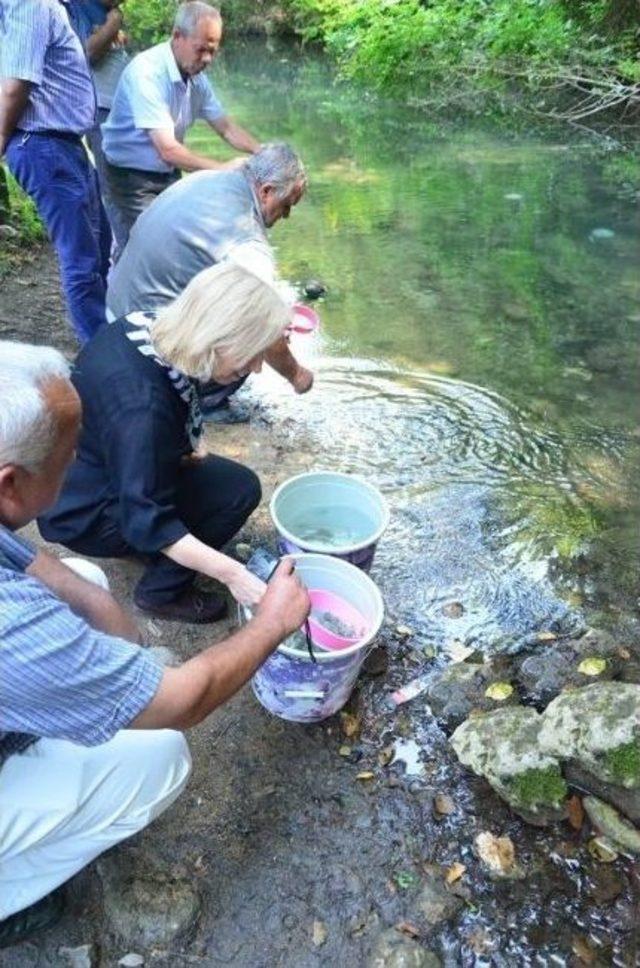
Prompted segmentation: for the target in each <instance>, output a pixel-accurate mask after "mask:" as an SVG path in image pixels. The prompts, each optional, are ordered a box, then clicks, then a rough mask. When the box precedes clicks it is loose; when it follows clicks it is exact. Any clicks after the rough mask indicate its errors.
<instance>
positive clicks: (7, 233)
mask: <svg viewBox="0 0 640 968" xmlns="http://www.w3.org/2000/svg"><path fill="white" fill-rule="evenodd" d="M19 236H20V233H19V232H18V230H17V229H14V227H13V225H0V239H17V238H18V237H19ZM65 950H69V951H72V950H73V951H75V950H76V949H75V948H73V949H72V948H69V949H65Z"/></svg>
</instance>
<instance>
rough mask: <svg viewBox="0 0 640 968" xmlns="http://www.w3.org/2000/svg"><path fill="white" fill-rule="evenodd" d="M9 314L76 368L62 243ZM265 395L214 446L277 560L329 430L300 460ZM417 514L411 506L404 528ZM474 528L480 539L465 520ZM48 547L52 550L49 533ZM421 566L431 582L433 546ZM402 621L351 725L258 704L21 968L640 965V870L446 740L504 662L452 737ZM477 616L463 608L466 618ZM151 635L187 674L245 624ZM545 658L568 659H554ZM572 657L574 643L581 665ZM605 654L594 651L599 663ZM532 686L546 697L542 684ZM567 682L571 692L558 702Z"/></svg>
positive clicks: (244, 698)
mask: <svg viewBox="0 0 640 968" xmlns="http://www.w3.org/2000/svg"><path fill="white" fill-rule="evenodd" d="M0 317H1V319H0V337H2V338H7V337H8V338H20V339H25V340H35V341H39V342H50V343H52V344H54V345H56V346H58V347H60V348H62V349H63V350H64V351H65V352H67V353H68V354H70V355H71V354H73V352H74V342H73V338H72V337H71V335H70V331H69V328H68V326H67V324H66V322H65V321H64V312H63V309H62V305H61V300H60V294H59V291H58V286H57V271H56V268H55V264H54V261H53V258H52V256H51V253H50V252H49V250H48V249H44V250H43V251H40V252H39V253H36V254H34V256H33V257H32V258H31V259H30V261H29V262H28V263H27V264H25V265H24V266H23V267H22V270H21V272H20V275H19V276H17V275H13V276H11V277H9V278H8V279H7V280H6V281H5V284H4V285H3V288H2V294H1V296H0ZM326 392H327V388H326V386H325V388H324V390H323V382H322V381H320V385H319V386H318V388H317V390H316V391H314V393H317V394H318V400H319V402H320V403H322V401H323V400H324V403H325V409H327V408H328V397H326V396H325V394H326ZM253 401H254V402H253V405H254V413H253V417H252V420H251V422H250V423H249V425H247V426H240V427H237V426H236V427H228V428H224V427H219V428H216V430H215V432H212V431H211V430H209V431H208V440H207V443H208V444H209V445H210V446H211V447H213V448H215V450H216V452H218V453H223V454H225V455H226V456H229V457H233V458H235V459H238V460H241V461H243V462H246V463H247V464H249V465H250V466H251V467H253V468H254V469H255V470H256V471H257V473H258V474H259V475H260V477H261V479H262V482H263V487H264V492H265V500H264V501H263V504H262V505H261V508H260V509H259V511H258V512H257V514H256V515H255V516H254V517H253V518H252V520H251V522H250V525H249V527H248V529H247V530H246V532H245V533H244V534H242V535H240V536H239V541H241V542H242V543H251V544H260V543H265V541H266V542H268V541H270V540H271V537H272V531H271V526H270V524H269V520H268V513H267V510H266V502H267V500H268V498H269V496H270V494H271V492H272V490H273V488H274V486H275V485H276V484H277V483H279V482H280V481H281V480H283V479H285V478H286V477H288V476H290V475H291V474H293V473H295V472H297V471H300V470H303V469H307V468H310V467H313V466H316V465H317V464H318V460H319V457H318V450H317V447H318V442H317V440H316V439H315V438H314V435H313V434H311V433H310V434H307V435H305V433H304V432H302V433H300V428H299V427H298V428H297V433H296V435H295V445H294V444H293V440H292V436H291V429H292V428H291V423H290V418H287V417H286V416H285V415H283V414H282V413H280V414H279V413H278V411H277V410H276V411H273V410H272V409H271V408H266V409H263V408H262V407H261V406H259V405H258V404H257V403H256V402H255V398H253ZM321 409H322V407H321ZM433 512H434V513H435V512H436V508H435V507H434V509H433ZM402 513H403V512H402V510H401V509H400V508H398V506H397V504H396V505H394V517H395V521H396V524H395V527H396V528H397V526H398V520H399V518H401V517H402ZM456 530H460V531H463V530H464V508H463V507H461V506H459V507H458V515H457V520H456ZM30 534H31V536H32V537H33V538H35V540H36V541H38V540H39V539H38V536H37V532H36V531H35V529H34V528H31V529H30ZM452 537H453V533H450V534H449V537H448V540H449V541H451V540H452ZM392 543H393V540H392V539H391V538H389V539H385V540H383V542H382V546H381V549H380V553H381V558H380V561H379V563H378V565H377V566H376V570H375V571H374V577H376V580H378V581H379V582H380V583H381V585H382V587H383V589H385V590H387V586H388V575H387V574H385V570H384V561H385V558H386V556H387V555H388V553H389V548H390V545H391V544H392ZM59 550H60V551H61V550H62V549H59ZM403 555H404V556H405V557H406V559H407V565H408V566H410V567H414V566H415V564H416V562H417V561H418V560H419V559H420V558H421V557H422V552H421V551H420V549H418V550H417V551H416V550H415V549H414V551H413V552H411V551H410V550H409V549H405V551H404V552H403ZM101 563H102V564H103V565H104V566H105V568H106V571H107V573H108V575H109V578H110V581H111V583H112V587H113V589H114V592H115V594H116V595H117V597H118V598H119V599H120V600H122V601H124V602H126V603H128V604H131V592H132V588H133V585H134V582H135V580H136V576H137V574H138V566H137V565H136V564H135V563H133V562H116V561H107V562H101ZM388 605H389V606H390V607H391V611H392V614H391V615H390V616H389V618H388V620H387V622H386V623H385V626H384V628H383V632H382V634H381V636H380V639H379V643H378V645H379V648H380V651H379V652H378V653H377V654H376V662H375V664H371V665H370V666H369V671H368V672H367V673H366V674H365V675H364V676H363V677H362V678H361V680H360V683H359V686H358V688H357V690H356V693H355V695H354V697H353V699H352V701H351V702H350V704H349V707H348V709H347V713H348V715H347V716H343V717H340V716H338V717H334V718H333V719H331V720H329V721H327V722H326V723H324V724H322V725H320V726H315V727H301V726H298V725H295V724H288V723H285V722H282V721H280V720H277V719H274V718H272V717H270V716H268V715H267V714H266V713H265V712H264V711H263V710H262V709H261V708H260V707H259V706H258V704H257V702H256V701H255V699H254V698H253V696H252V693H251V690H250V688H248V687H247V688H245V689H244V690H243V691H242V692H241V693H240V694H239V695H238V696H236V697H235V698H234V699H233V700H232V701H231V702H230V703H229V704H227V705H226V706H225V707H224V708H223V709H222V710H220V712H219V713H218V714H216V715H214V716H212V717H210V719H209V720H208V721H207V722H206V723H203V724H202V725H201V726H199V727H198V728H197V729H195V730H193V731H191V732H190V745H191V748H192V753H193V759H194V773H193V777H192V780H191V783H190V785H189V787H188V789H187V791H186V793H185V795H184V796H183V797H182V798H181V799H180V800H179V801H178V803H177V804H176V806H175V807H174V808H172V809H171V810H170V811H169V812H168V813H167V814H165V815H163V817H161V818H160V820H159V821H158V822H156V823H155V824H154V825H153V826H152V827H151V828H150V829H149V830H148V831H146V832H145V833H144V834H143V835H142V836H141V837H136V838H134V839H133V841H132V842H131V843H128V844H124V845H122V846H120V847H118V848H116V849H114V850H113V851H111V852H110V853H109V855H108V856H107V857H105V858H103V859H102V860H100V861H98V862H97V863H96V864H93V865H91V866H90V867H89V869H88V870H87V871H86V872H84V873H82V874H80V875H79V876H78V877H77V878H76V879H74V881H73V882H72V884H71V885H70V909H69V912H68V914H67V915H66V917H65V919H64V920H63V922H62V923H61V924H60V925H59V926H58V927H57V928H55V929H54V930H52V931H51V932H48V933H47V934H45V935H44V936H42V937H41V938H40V939H36V940H34V942H33V943H25V944H24V945H21V946H19V947H17V948H14V949H10V950H9V951H7V952H4V956H3V964H6V965H7V966H8V968H27V966H29V968H31V966H35V965H41V964H52V965H55V966H60V968H65V966H72V968H77V966H79V965H81V966H83V968H87V966H100V968H112V966H114V965H116V964H118V963H119V961H120V959H122V958H123V957H125V956H126V955H129V956H131V955H137V956H138V960H136V959H134V960H129V961H128V962H125V964H130V965H140V964H142V963H143V962H144V964H145V965H153V966H157V968H174V966H176V965H180V966H183V965H185V966H186V965H202V966H203V968H208V966H215V965H222V964H224V965H229V966H232V968H247V966H248V965H251V966H257V968H272V966H275V965H277V966H281V968H323V966H326V965H338V964H347V963H348V964H353V965H355V966H363V968H364V966H366V968H380V966H382V965H384V966H385V968H388V966H389V965H394V966H401V965H412V966H415V968H437V966H438V965H441V964H442V965H445V966H447V968H458V966H465V968H466V966H468V968H470V966H475V965H478V966H479V965H481V964H486V963H487V960H489V959H490V960H491V961H492V963H494V964H495V965H499V966H505V968H509V966H511V965H513V964H518V965H520V964H521V965H528V964H533V963H534V962H535V959H536V958H537V959H538V961H537V962H535V963H540V959H542V963H551V962H550V961H548V959H550V958H552V957H553V959H554V963H560V962H562V963H563V964H572V965H581V964H585V965H586V964H588V965H592V966H599V968H605V966H607V965H609V964H612V963H615V964H620V965H625V966H627V968H631V966H632V965H634V964H635V959H637V956H638V947H637V940H638V939H637V932H636V927H637V909H636V900H637V890H638V882H637V877H638V874H637V864H636V863H634V862H633V861H632V860H631V859H630V858H629V857H626V856H624V854H619V855H618V856H617V857H616V858H614V859H612V858H608V859H607V858H606V857H605V858H604V859H601V858H600V859H599V858H597V857H594V856H592V855H591V854H590V853H589V849H588V843H589V842H590V840H591V839H592V827H591V825H590V823H589V821H588V820H586V819H585V818H584V816H583V817H582V820H581V821H580V823H579V824H578V823H577V822H576V820H575V814H574V820H573V822H572V823H569V822H567V820H558V821H557V822H556V823H555V825H554V826H552V827H551V828H549V829H548V830H546V831H540V830H539V829H537V828H534V827H532V826H530V825H528V824H526V823H524V822H523V821H522V820H520V819H519V818H518V816H517V815H515V814H514V813H512V812H511V811H510V810H509V809H508V808H507V807H506V805H505V804H504V803H503V802H502V801H501V800H500V799H499V798H498V797H497V796H496V795H495V794H493V793H492V792H491V791H490V790H489V788H488V786H487V785H486V784H485V782H484V781H483V780H481V779H479V778H476V777H474V776H473V775H472V774H470V773H467V771H465V770H464V769H463V768H462V766H461V765H460V764H459V763H458V761H457V759H456V757H455V755H454V753H453V751H452V749H451V747H450V745H449V743H448V741H447V732H448V731H450V729H451V728H452V727H453V726H454V725H456V723H457V722H458V721H460V718H464V717H465V716H466V715H467V713H468V711H469V710H470V709H472V708H474V707H477V705H478V704H482V703H484V702H486V697H485V695H484V693H485V690H486V688H487V681H486V674H487V671H488V668H490V667H485V668H484V671H483V672H482V673H481V674H480V675H478V665H477V657H476V661H475V664H474V657H473V655H471V654H469V655H467V656H466V659H467V661H465V662H461V661H460V659H461V658H462V655H460V654H459V655H457V656H453V657H452V658H453V660H454V661H453V665H452V666H451V667H450V668H457V669H458V670H466V671H468V673H469V675H468V676H466V677H465V680H466V681H465V682H464V683H459V684H458V685H457V686H456V685H455V684H452V683H451V682H449V684H448V685H446V684H444V685H441V686H440V690H439V692H438V695H435V694H434V697H433V698H431V697H430V702H431V703H432V704H434V705H435V704H436V703H437V702H439V703H440V705H438V707H437V708H438V709H439V717H440V719H439V722H440V723H441V724H443V725H444V726H445V728H444V729H442V728H441V726H440V725H439V724H438V721H437V720H436V719H435V718H434V717H433V715H432V713H431V711H430V710H429V707H428V706H427V705H426V703H425V701H424V697H421V696H418V697H417V698H416V699H414V700H413V701H412V702H408V703H407V704H405V705H402V706H399V707H398V708H397V709H394V707H393V703H391V702H390V696H391V693H392V692H393V691H394V690H395V689H396V688H398V687H400V686H402V685H404V684H405V683H407V682H409V681H410V680H412V679H413V678H415V676H416V675H417V674H419V673H423V672H424V670H425V668H426V669H427V670H429V669H432V671H436V672H437V666H436V665H434V664H433V653H431V658H430V655H429V653H428V649H429V647H430V644H429V641H428V640H427V639H425V637H424V635H423V634H421V632H420V631H419V630H418V629H417V628H413V629H412V628H410V627H407V624H406V622H404V623H403V621H402V620H403V616H406V609H408V608H409V607H410V603H409V602H408V601H407V600H406V599H405V601H404V604H402V603H399V602H398V601H397V600H396V599H393V600H392V602H389V603H388ZM403 609H404V610H403ZM461 617H462V616H461V613H460V610H459V609H458V610H457V611H456V610H449V613H448V620H450V621H452V622H454V623H455V622H456V621H458V622H459V621H460V620H461ZM142 626H143V629H144V632H145V639H146V642H147V644H148V645H149V646H152V647H161V648H162V649H163V650H165V651H164V658H165V659H167V658H168V659H169V661H176V660H180V659H184V658H187V657H188V656H190V655H193V654H194V652H195V651H196V650H198V649H200V648H203V647H204V646H206V645H208V644H210V643H211V642H212V641H213V640H214V639H218V638H221V637H223V636H224V634H225V632H226V630H227V628H228V624H227V623H220V624H219V625H216V626H214V627H213V628H211V629H202V628H200V629H199V628H197V627H188V626H182V625H179V624H177V623H161V622H154V621H148V620H146V619H143V621H142ZM544 642H545V643H546V644H545V645H544V649H545V650H547V651H548V650H549V649H550V648H551V645H552V643H551V644H550V640H549V639H548V638H547V639H546V640H544ZM636 643H637V636H635V633H634V631H633V630H631V632H630V633H629V632H627V633H626V637H624V636H623V635H621V636H620V637H619V638H616V641H615V643H614V644H615V648H616V649H617V648H625V649H627V658H626V659H624V658H622V657H621V656H618V657H617V659H616V661H617V662H618V667H616V668H617V672H616V675H619V674H620V668H619V666H620V663H622V664H626V665H627V666H628V665H629V664H631V666H632V667H634V668H635V667H636V663H637V662H638V659H640V650H638V646H637V644H636ZM570 646H571V641H570V639H565V640H564V642H563V643H562V649H563V650H564V652H563V653H562V654H563V655H566V654H567V649H569V648H570ZM597 651H598V647H597V646H596V645H593V644H591V646H590V653H591V654H593V653H594V652H597ZM517 665H519V662H516V663H514V662H512V660H509V659H505V660H503V661H502V662H501V664H500V663H499V664H498V665H496V666H495V667H494V670H495V672H498V671H499V673H500V678H502V679H505V678H506V679H509V678H510V677H511V675H512V669H515V668H516V666H517ZM566 665H567V663H566V662H565V666H566ZM538 671H539V672H541V671H544V664H543V667H542V669H540V668H539V670H538ZM495 672H494V673H493V674H494V678H495ZM528 674H529V680H530V682H534V681H535V675H536V673H535V670H532V669H531V668H529V673H528ZM561 685H562V684H561V682H560V680H559V679H558V680H557V682H556V685H555V686H554V687H553V688H554V689H555V688H561ZM495 705H496V704H495V703H494V705H493V708H495ZM482 834H490V835H492V836H494V837H501V838H507V839H508V842H509V843H510V844H511V845H512V848H513V851H514V862H515V867H514V868H513V869H510V870H509V869H508V870H507V872H506V874H507V876H506V877H503V876H502V874H503V873H504V871H503V872H502V873H500V872H497V873H496V871H495V870H492V869H491V868H490V867H489V866H487V863H486V861H483V859H482V857H481V855H480V853H479V848H478V846H477V845H478V843H479V842H478V837H479V835H482ZM481 843H483V844H488V845H489V847H491V845H492V843H493V842H492V841H491V839H490V838H489V840H488V841H487V838H486V837H485V839H484V840H483V841H481ZM504 843H506V841H505V842H503V847H504ZM505 849H507V853H508V847H507V848H505ZM486 856H491V853H490V852H489V854H487V855H486ZM494 856H495V853H494ZM498 856H500V851H499V850H498ZM512 875H513V876H512ZM140 959H141V960H140ZM394 959H395V960H394ZM545 959H547V961H545Z"/></svg>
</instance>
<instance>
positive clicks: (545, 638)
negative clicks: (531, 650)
mask: <svg viewBox="0 0 640 968" xmlns="http://www.w3.org/2000/svg"><path fill="white" fill-rule="evenodd" d="M557 638H558V636H557V635H556V634H555V632H538V634H537V635H536V639H537V640H538V642H555V641H556V639H557Z"/></svg>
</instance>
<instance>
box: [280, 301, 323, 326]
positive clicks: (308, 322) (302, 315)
mask: <svg viewBox="0 0 640 968" xmlns="http://www.w3.org/2000/svg"><path fill="white" fill-rule="evenodd" d="M319 325H320V317H319V316H318V314H317V312H315V310H313V309H310V308H309V306H305V305H304V303H295V304H294V305H293V307H292V309H291V322H290V323H289V325H288V326H287V329H288V330H289V331H290V332H292V333H313V332H314V331H315V330H316V329H317V328H318V326H319Z"/></svg>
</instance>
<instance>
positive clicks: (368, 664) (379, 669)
mask: <svg viewBox="0 0 640 968" xmlns="http://www.w3.org/2000/svg"><path fill="white" fill-rule="evenodd" d="M362 668H363V669H364V671H365V672H366V673H367V675H369V676H381V675H383V674H384V673H385V672H386V671H387V669H388V668H389V656H388V654H387V651H386V649H382V648H380V647H378V648H377V649H373V650H372V651H371V652H370V653H369V655H368V656H367V658H366V659H365V660H364V665H363V667H362Z"/></svg>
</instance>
